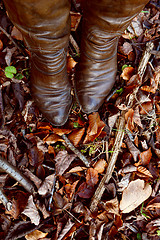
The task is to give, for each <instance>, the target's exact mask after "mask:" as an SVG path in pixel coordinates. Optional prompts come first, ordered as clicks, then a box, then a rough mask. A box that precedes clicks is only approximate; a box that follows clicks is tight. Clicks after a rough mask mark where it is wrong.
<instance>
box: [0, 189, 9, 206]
mask: <svg viewBox="0 0 160 240" xmlns="http://www.w3.org/2000/svg"><path fill="white" fill-rule="evenodd" d="M0 200H1V202H2V203H3V205H4V206H5V208H6V210H7V211H10V210H11V209H12V203H11V202H10V201H9V200H8V198H7V197H6V195H5V194H4V192H3V191H2V189H0Z"/></svg>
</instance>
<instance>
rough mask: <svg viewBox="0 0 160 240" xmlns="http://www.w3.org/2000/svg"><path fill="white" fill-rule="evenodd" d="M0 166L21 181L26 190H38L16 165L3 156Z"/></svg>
mask: <svg viewBox="0 0 160 240" xmlns="http://www.w3.org/2000/svg"><path fill="white" fill-rule="evenodd" d="M0 168H1V169H2V170H3V171H5V172H6V173H8V174H9V175H10V176H11V177H12V178H14V179H15V180H16V181H17V182H19V183H20V184H21V185H22V186H23V187H24V188H25V189H26V191H28V192H30V193H31V194H35V192H36V191H35V187H34V185H33V184H32V183H31V182H30V181H29V180H28V179H27V178H26V177H25V176H24V175H23V174H22V173H21V172H20V171H19V170H18V169H17V168H16V167H14V166H12V165H11V164H10V163H8V162H7V161H6V160H5V159H4V158H2V157H0Z"/></svg>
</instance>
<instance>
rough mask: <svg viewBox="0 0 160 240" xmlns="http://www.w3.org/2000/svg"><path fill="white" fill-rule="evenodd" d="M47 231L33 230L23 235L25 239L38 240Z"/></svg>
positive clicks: (44, 235)
mask: <svg viewBox="0 0 160 240" xmlns="http://www.w3.org/2000/svg"><path fill="white" fill-rule="evenodd" d="M47 235H48V233H44V232H41V231H39V230H35V231H33V232H31V233H29V234H27V235H26V236H25V238H26V240H39V239H44V238H45V237H46V236H47Z"/></svg>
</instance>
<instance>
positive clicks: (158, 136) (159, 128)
mask: <svg viewBox="0 0 160 240" xmlns="http://www.w3.org/2000/svg"><path fill="white" fill-rule="evenodd" d="M156 140H157V142H160V126H157V131H156Z"/></svg>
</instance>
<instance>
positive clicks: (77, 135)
mask: <svg viewBox="0 0 160 240" xmlns="http://www.w3.org/2000/svg"><path fill="white" fill-rule="evenodd" d="M84 132H85V128H81V129H76V130H74V131H73V132H72V133H70V134H69V135H68V138H69V140H70V141H71V142H72V143H73V145H74V146H75V147H77V146H78V144H79V142H80V141H81V139H82V137H83V135H84Z"/></svg>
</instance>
